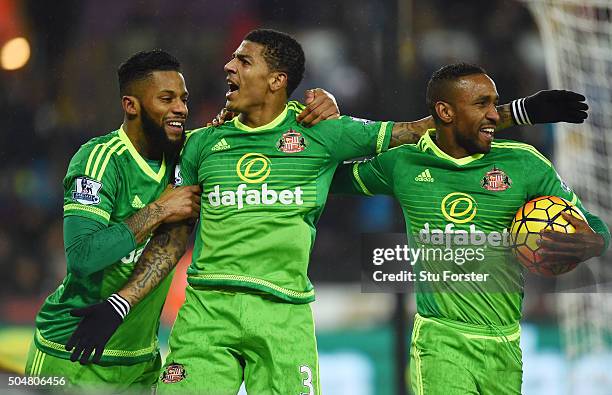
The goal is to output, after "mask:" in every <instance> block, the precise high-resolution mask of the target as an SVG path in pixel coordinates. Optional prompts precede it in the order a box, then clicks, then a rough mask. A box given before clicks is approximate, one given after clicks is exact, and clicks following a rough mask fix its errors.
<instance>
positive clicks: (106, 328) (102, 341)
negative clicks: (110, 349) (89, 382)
mask: <svg viewBox="0 0 612 395" xmlns="http://www.w3.org/2000/svg"><path fill="white" fill-rule="evenodd" d="M129 312H130V304H129V303H128V301H127V300H125V299H123V298H122V297H121V296H119V295H118V294H112V295H111V296H110V297H109V298H108V299H106V300H105V301H104V302H101V303H97V304H94V305H91V306H87V307H83V308H81V309H74V310H72V311H70V315H71V316H73V317H83V319H82V320H81V322H80V323H79V326H78V327H77V328H76V330H75V331H74V333H73V334H72V336H71V337H70V340H68V343H66V350H67V351H72V349H74V351H72V355H70V360H71V361H72V362H76V361H77V359H79V357H80V359H79V362H80V363H81V365H85V364H87V363H89V362H93V363H98V362H100V358H102V352H103V351H104V347H105V346H106V343H108V340H109V339H110V338H111V336H112V335H113V333H115V331H116V330H117V328H118V327H119V325H121V323H122V322H123V319H124V318H125V316H126V315H127V313H129ZM94 350H96V353H95V354H94V356H93V358H92V359H91V361H89V357H90V356H91V353H92V352H93V351H94ZM81 354H82V355H81Z"/></svg>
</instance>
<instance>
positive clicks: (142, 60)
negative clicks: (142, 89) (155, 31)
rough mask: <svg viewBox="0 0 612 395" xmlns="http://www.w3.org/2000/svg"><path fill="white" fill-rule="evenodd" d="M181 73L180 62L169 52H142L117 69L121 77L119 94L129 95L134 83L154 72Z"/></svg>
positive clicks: (158, 50)
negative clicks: (170, 71) (169, 71)
mask: <svg viewBox="0 0 612 395" xmlns="http://www.w3.org/2000/svg"><path fill="white" fill-rule="evenodd" d="M168 70H172V71H178V72H180V71H181V64H180V63H179V61H178V60H177V59H176V58H175V57H174V56H172V55H170V54H169V53H168V52H166V51H163V50H161V49H154V50H152V51H141V52H138V53H135V54H134V55H132V56H130V58H129V59H128V60H126V61H125V62H124V63H123V64H121V66H119V68H118V69H117V76H118V77H119V93H120V94H121V95H122V96H123V95H126V94H128V90H129V87H130V85H131V84H132V82H134V81H138V80H142V79H145V78H147V77H149V76H150V75H151V73H152V72H154V71H168Z"/></svg>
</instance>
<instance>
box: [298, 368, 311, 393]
mask: <svg viewBox="0 0 612 395" xmlns="http://www.w3.org/2000/svg"><path fill="white" fill-rule="evenodd" d="M300 373H306V378H305V379H303V381H302V385H303V386H304V387H308V392H300V395H314V387H313V386H312V370H310V368H309V367H308V366H307V365H302V366H300ZM302 377H304V376H302Z"/></svg>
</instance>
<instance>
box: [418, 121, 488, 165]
mask: <svg viewBox="0 0 612 395" xmlns="http://www.w3.org/2000/svg"><path fill="white" fill-rule="evenodd" d="M435 134H436V129H428V130H427V132H425V134H424V135H423V136H422V137H421V139H420V140H419V143H418V147H419V148H420V149H421V151H426V150H427V149H428V148H429V149H431V151H432V152H433V154H434V155H436V156H437V157H439V158H442V159H446V160H448V161H451V162H453V163H454V164H456V165H459V166H463V165H467V164H468V163H471V162H473V161H475V160H478V159H480V158H482V157H483V156H484V154H474V155H470V156H466V157H463V158H453V157H452V156H450V155H449V154H447V153H446V152H444V151H442V150H441V149H440V148H439V147H438V146H437V145H436V143H435V142H434V140H433V139H432V138H431V136H432V135H435Z"/></svg>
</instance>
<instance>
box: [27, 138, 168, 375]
mask: <svg viewBox="0 0 612 395" xmlns="http://www.w3.org/2000/svg"><path fill="white" fill-rule="evenodd" d="M155 167H157V168H155ZM170 171H171V169H170V168H167V167H166V163H165V161H162V162H161V166H160V165H159V162H158V163H157V166H153V167H151V165H150V164H149V163H148V162H147V161H146V160H145V159H144V158H142V157H141V156H140V154H139V153H138V151H136V149H135V148H134V146H133V145H132V143H131V141H130V139H129V138H128V137H127V135H126V134H125V132H124V131H123V129H122V128H120V129H118V130H115V131H113V132H111V133H109V134H107V135H104V136H100V137H96V138H94V139H92V140H90V141H88V142H87V143H85V144H84V145H83V146H81V148H80V149H79V150H78V151H77V153H76V154H75V155H74V157H73V158H72V160H71V161H70V165H69V166H68V171H67V174H66V177H65V178H64V216H69V215H78V216H83V217H87V218H90V219H93V220H96V221H99V222H102V223H104V224H107V225H109V226H110V225H113V224H116V223H119V222H121V221H124V220H125V219H127V218H129V217H130V216H132V215H133V214H134V213H136V212H137V211H138V210H140V209H141V208H143V207H144V206H146V205H147V204H149V203H150V202H152V201H154V200H156V199H157V198H158V197H159V195H160V194H161V193H162V192H163V190H164V189H165V187H166V185H167V184H168V179H169V176H170V175H169V174H168V172H170ZM147 241H148V240H147ZM147 241H145V242H143V243H140V244H139V245H138V246H137V247H136V249H135V250H134V251H132V252H131V253H129V254H128V255H127V256H125V257H123V258H122V259H121V260H119V261H117V262H116V263H113V264H112V265H110V266H108V267H106V268H105V269H104V270H102V271H99V272H96V273H93V274H91V275H89V276H82V277H79V276H76V275H74V274H73V273H70V272H69V273H68V274H67V275H66V277H65V278H64V280H63V281H62V284H61V285H60V286H59V287H58V288H57V290H56V291H55V292H53V293H52V294H51V295H50V296H49V297H47V299H46V300H45V302H44V304H43V306H42V307H41V309H40V312H39V313H38V315H37V317H36V328H37V330H36V335H35V341H36V345H37V346H38V347H39V348H40V349H41V350H42V351H45V352H47V353H49V354H51V355H54V356H56V357H60V358H69V357H70V353H68V352H67V351H66V350H65V349H64V345H65V344H66V342H67V341H68V339H69V338H70V336H71V334H72V332H73V331H74V330H75V329H76V326H77V324H78V323H79V321H80V318H79V317H72V316H71V315H70V310H72V309H75V308H80V307H85V306H89V305H91V304H94V303H98V302H100V301H101V300H104V299H106V298H107V297H109V296H110V295H111V294H112V293H114V292H116V291H118V290H119V289H121V287H122V286H123V285H124V284H125V283H126V282H127V280H128V278H129V277H130V275H131V273H132V270H133V269H134V266H135V264H136V261H137V260H138V258H139V257H140V254H141V253H142V250H143V249H144V247H145V245H146V243H147ZM171 281H172V276H171V275H170V276H168V277H166V279H165V280H164V281H163V282H162V283H161V284H160V285H159V286H158V287H157V288H155V289H154V290H153V291H152V292H151V293H150V294H149V295H147V296H146V297H145V298H144V299H143V300H142V301H141V302H140V303H138V304H137V305H136V306H135V307H134V308H133V309H132V310H131V311H130V314H128V315H127V317H126V318H125V321H124V322H123V323H122V324H121V326H120V327H119V329H117V331H116V332H115V334H114V335H113V337H112V338H111V339H110V341H109V342H108V344H107V346H106V349H105V350H104V354H103V356H102V362H107V363H117V364H132V363H137V362H141V361H146V360H150V359H152V358H155V356H156V355H157V352H158V346H157V329H158V326H159V319H158V318H159V316H160V313H161V310H162V307H163V304H164V300H165V298H166V294H167V292H168V289H169V287H170V283H171Z"/></svg>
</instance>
